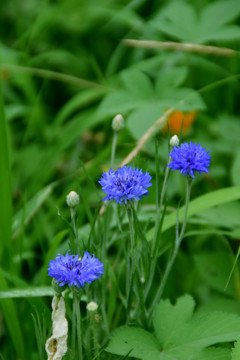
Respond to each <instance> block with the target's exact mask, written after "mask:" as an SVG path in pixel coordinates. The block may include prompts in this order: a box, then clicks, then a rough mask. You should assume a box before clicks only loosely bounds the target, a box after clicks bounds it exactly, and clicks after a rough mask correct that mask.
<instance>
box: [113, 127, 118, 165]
mask: <svg viewBox="0 0 240 360" xmlns="http://www.w3.org/2000/svg"><path fill="white" fill-rule="evenodd" d="M117 138H118V132H117V131H114V135H113V143H112V153H111V168H112V169H113V170H114V162H115V153H116V146H117Z"/></svg>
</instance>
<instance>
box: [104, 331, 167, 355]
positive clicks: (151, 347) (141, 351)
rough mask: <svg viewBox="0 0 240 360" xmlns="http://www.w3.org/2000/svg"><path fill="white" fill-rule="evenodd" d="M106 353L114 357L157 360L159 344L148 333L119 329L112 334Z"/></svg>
mask: <svg viewBox="0 0 240 360" xmlns="http://www.w3.org/2000/svg"><path fill="white" fill-rule="evenodd" d="M106 351H108V352H110V353H113V354H116V355H126V354H128V353H129V352H130V356H133V357H136V358H139V359H142V360H149V359H151V360H159V359H160V357H159V355H160V354H159V344H158V342H157V340H156V339H155V338H154V336H153V335H151V334H150V333H149V332H147V331H145V330H143V329H139V328H134V327H132V328H131V327H127V326H125V327H121V328H119V329H117V330H116V331H115V333H114V334H113V336H112V338H111V340H110V343H109V345H108V347H107V348H106Z"/></svg>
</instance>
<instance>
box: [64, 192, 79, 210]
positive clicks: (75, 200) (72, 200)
mask: <svg viewBox="0 0 240 360" xmlns="http://www.w3.org/2000/svg"><path fill="white" fill-rule="evenodd" d="M66 202H67V204H68V206H69V207H70V208H75V207H76V206H77V205H78V204H79V195H78V194H77V193H76V192H75V191H71V192H70V193H69V194H68V195H67V197H66Z"/></svg>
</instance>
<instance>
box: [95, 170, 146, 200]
mask: <svg viewBox="0 0 240 360" xmlns="http://www.w3.org/2000/svg"><path fill="white" fill-rule="evenodd" d="M151 178H152V177H151V176H150V175H149V173H147V172H146V173H143V172H142V170H139V169H137V168H133V169H132V168H131V165H129V167H127V166H126V165H124V166H123V167H121V168H119V169H117V170H115V171H114V170H112V169H110V170H109V171H105V172H104V173H103V175H102V177H101V179H100V180H99V183H100V184H101V185H102V190H103V192H105V193H106V194H107V196H106V197H105V198H104V199H103V201H104V200H112V199H115V200H116V202H117V203H120V204H121V203H122V202H123V201H124V203H125V204H126V203H127V201H128V200H132V199H135V200H140V199H141V198H142V197H143V196H144V195H148V190H147V188H148V187H149V186H151V185H152V184H151V183H150V180H151Z"/></svg>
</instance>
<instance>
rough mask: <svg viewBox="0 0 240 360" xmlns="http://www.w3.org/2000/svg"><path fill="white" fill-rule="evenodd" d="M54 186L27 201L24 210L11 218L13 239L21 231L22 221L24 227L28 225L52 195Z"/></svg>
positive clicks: (44, 189) (49, 186) (47, 187)
mask: <svg viewBox="0 0 240 360" xmlns="http://www.w3.org/2000/svg"><path fill="white" fill-rule="evenodd" d="M54 186H55V184H54V183H52V184H50V185H48V186H46V187H45V188H43V189H42V190H40V191H39V192H38V193H37V194H36V195H35V196H34V197H33V198H32V199H31V200H29V201H28V203H27V205H26V208H25V209H21V210H19V211H18V213H17V214H16V215H15V216H14V218H13V223H12V233H13V237H16V236H17V235H18V234H19V232H20V231H21V226H22V224H23V221H24V225H26V224H28V223H29V222H30V221H31V219H32V218H33V216H34V215H35V214H36V212H37V211H38V210H39V209H40V207H41V206H42V205H43V203H44V202H45V201H46V199H47V198H48V197H49V195H50V194H51V193H52V191H53V189H54Z"/></svg>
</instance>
